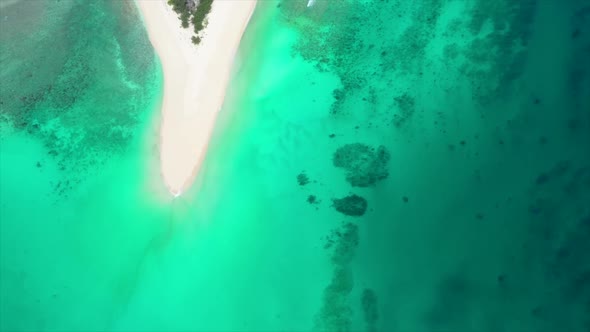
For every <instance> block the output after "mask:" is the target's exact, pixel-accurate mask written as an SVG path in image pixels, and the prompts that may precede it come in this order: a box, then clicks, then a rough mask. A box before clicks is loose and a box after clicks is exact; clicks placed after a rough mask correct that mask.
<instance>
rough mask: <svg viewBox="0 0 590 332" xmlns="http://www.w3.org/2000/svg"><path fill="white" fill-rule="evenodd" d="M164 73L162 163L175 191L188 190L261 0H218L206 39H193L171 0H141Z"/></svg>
mask: <svg viewBox="0 0 590 332" xmlns="http://www.w3.org/2000/svg"><path fill="white" fill-rule="evenodd" d="M137 4H138V7H139V9H140V11H141V13H142V16H143V19H144V22H145V24H146V26H147V30H148V34H149V38H150V41H151V43H152V45H153V46H154V48H155V50H156V52H157V54H158V56H159V58H160V61H161V62H162V67H163V71H164V97H163V102H162V124H161V127H160V163H161V172H162V177H163V180H164V183H165V185H166V187H167V188H168V190H169V191H170V192H171V194H173V195H175V196H177V195H180V194H181V193H182V192H183V191H185V190H186V189H187V188H188V187H189V186H190V185H191V182H192V181H193V179H194V177H195V175H196V173H197V172H198V170H199V166H200V163H201V162H202V160H203V158H204V156H205V153H206V150H207V145H208V143H209V139H210V136H211V133H212V131H213V128H214V126H215V120H216V118H217V114H218V112H219V110H220V109H221V106H222V105H223V100H224V97H225V91H226V88H227V85H228V82H229V79H230V73H231V69H232V66H233V62H234V56H235V54H236V51H237V49H238V46H239V44H240V40H241V38H242V35H243V33H244V30H245V29H246V26H247V24H248V21H249V20H250V16H251V15H252V13H253V11H254V8H255V6H256V0H240V1H220V0H218V1H214V2H213V6H212V9H211V12H210V13H209V15H208V22H209V23H208V25H207V27H206V28H205V30H204V38H203V40H202V41H201V43H200V44H199V45H198V46H195V45H193V44H192V42H191V39H190V38H191V36H192V27H191V28H188V29H183V28H181V26H180V20H179V19H178V17H177V14H176V13H174V12H173V11H172V9H171V7H170V6H169V5H167V4H166V0H138V1H137Z"/></svg>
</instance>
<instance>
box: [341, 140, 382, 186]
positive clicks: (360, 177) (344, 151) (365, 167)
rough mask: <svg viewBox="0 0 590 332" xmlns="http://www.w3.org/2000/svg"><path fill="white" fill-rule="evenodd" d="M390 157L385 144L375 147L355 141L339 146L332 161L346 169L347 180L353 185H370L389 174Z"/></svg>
mask: <svg viewBox="0 0 590 332" xmlns="http://www.w3.org/2000/svg"><path fill="white" fill-rule="evenodd" d="M389 159H390V155H389V152H388V151H387V149H386V148H385V147H384V146H383V145H380V146H379V147H378V148H377V149H375V148H372V147H370V146H368V145H366V144H361V143H353V144H345V145H343V146H341V147H339V148H338V149H337V150H336V151H335V152H334V155H333V157H332V163H333V164H334V166H335V167H338V168H343V169H345V170H346V180H347V181H348V182H349V183H350V184H351V185H352V186H353V187H369V186H372V185H374V184H375V183H377V182H378V181H380V180H383V179H386V178H387V177H388V176H389V171H388V170H387V164H388V163H389Z"/></svg>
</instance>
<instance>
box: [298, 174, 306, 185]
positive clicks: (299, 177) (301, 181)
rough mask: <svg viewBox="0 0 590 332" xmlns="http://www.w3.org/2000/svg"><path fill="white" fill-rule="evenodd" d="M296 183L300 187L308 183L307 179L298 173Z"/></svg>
mask: <svg viewBox="0 0 590 332" xmlns="http://www.w3.org/2000/svg"><path fill="white" fill-rule="evenodd" d="M297 183H299V185H300V186H305V185H306V184H308V183H309V177H307V175H305V173H303V172H302V173H299V175H297Z"/></svg>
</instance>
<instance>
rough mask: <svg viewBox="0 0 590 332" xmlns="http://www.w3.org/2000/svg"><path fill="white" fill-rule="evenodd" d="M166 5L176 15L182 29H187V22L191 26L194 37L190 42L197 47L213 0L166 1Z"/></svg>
mask: <svg viewBox="0 0 590 332" xmlns="http://www.w3.org/2000/svg"><path fill="white" fill-rule="evenodd" d="M168 4H169V5H170V6H172V9H173V10H174V11H175V12H176V13H178V15H179V19H180V23H181V26H182V27H183V28H185V29H186V28H188V27H189V22H191V23H192V24H193V27H194V30H195V35H194V36H193V37H192V38H191V40H192V42H193V44H195V45H198V44H199V43H200V42H201V40H202V39H203V35H202V32H203V30H204V29H205V27H206V26H207V15H209V12H210V11H211V6H212V5H213V0H200V1H197V0H168ZM195 7H196V8H195Z"/></svg>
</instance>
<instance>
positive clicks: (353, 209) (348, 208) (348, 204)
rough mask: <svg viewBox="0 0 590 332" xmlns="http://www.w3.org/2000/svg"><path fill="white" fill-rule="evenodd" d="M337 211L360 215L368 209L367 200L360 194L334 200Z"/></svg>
mask: <svg viewBox="0 0 590 332" xmlns="http://www.w3.org/2000/svg"><path fill="white" fill-rule="evenodd" d="M332 202H333V206H334V208H335V209H336V211H338V212H340V213H342V214H345V215H347V216H350V217H360V216H362V215H363V214H365V212H366V211H367V200H366V199H364V198H362V197H361V196H358V195H355V194H353V195H348V196H346V197H343V198H336V199H333V200H332Z"/></svg>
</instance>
